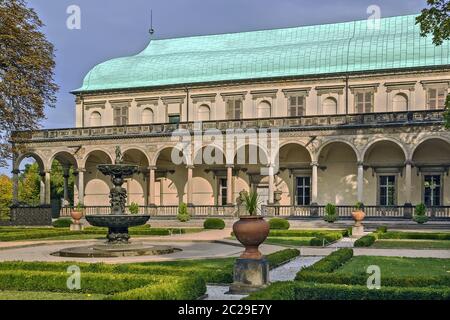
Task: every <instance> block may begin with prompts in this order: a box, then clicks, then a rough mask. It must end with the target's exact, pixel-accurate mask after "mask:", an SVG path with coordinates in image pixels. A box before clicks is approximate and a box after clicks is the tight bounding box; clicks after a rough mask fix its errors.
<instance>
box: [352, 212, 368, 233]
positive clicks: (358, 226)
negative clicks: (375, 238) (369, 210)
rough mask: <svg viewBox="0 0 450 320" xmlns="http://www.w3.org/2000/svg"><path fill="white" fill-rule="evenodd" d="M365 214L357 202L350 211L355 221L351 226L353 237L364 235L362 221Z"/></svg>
mask: <svg viewBox="0 0 450 320" xmlns="http://www.w3.org/2000/svg"><path fill="white" fill-rule="evenodd" d="M365 216H366V214H365V213H364V210H363V206H362V204H357V205H356V208H355V210H354V211H353V212H352V217H353V220H354V221H355V224H354V225H353V227H352V236H353V237H362V236H363V235H364V226H363V224H362V221H363V220H364V218H365Z"/></svg>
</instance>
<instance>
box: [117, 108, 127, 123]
mask: <svg viewBox="0 0 450 320" xmlns="http://www.w3.org/2000/svg"><path fill="white" fill-rule="evenodd" d="M126 124H128V106H121V107H114V125H115V126H123V125H126Z"/></svg>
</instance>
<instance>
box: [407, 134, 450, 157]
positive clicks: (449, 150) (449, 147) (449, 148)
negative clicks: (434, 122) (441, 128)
mask: <svg viewBox="0 0 450 320" xmlns="http://www.w3.org/2000/svg"><path fill="white" fill-rule="evenodd" d="M436 141H437V143H443V144H444V145H443V146H442V147H441V148H438V149H439V153H440V154H442V153H445V155H443V157H445V158H444V159H438V160H440V161H446V162H450V141H449V140H448V139H445V138H444V137H441V136H430V137H425V138H423V139H421V140H420V141H419V142H418V143H417V145H416V147H415V148H414V149H413V150H412V153H411V159H412V160H413V161H416V158H417V154H418V152H419V151H420V150H421V149H423V148H427V144H430V143H433V142H436ZM425 153H426V154H427V155H429V156H430V157H433V158H435V157H436V156H437V154H436V153H437V150H436V148H433V152H432V153H431V152H425ZM447 157H448V158H447ZM428 162H430V163H431V162H436V159H428Z"/></svg>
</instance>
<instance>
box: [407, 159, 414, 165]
mask: <svg viewBox="0 0 450 320" xmlns="http://www.w3.org/2000/svg"><path fill="white" fill-rule="evenodd" d="M408 165H410V166H412V165H414V162H413V161H412V160H411V159H407V160H406V161H405V166H408Z"/></svg>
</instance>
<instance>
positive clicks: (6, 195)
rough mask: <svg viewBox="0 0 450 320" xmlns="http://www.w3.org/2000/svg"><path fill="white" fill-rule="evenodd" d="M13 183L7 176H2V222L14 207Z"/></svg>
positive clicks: (0, 194)
mask: <svg viewBox="0 0 450 320" xmlns="http://www.w3.org/2000/svg"><path fill="white" fill-rule="evenodd" d="M12 189H13V187H12V181H11V179H10V178H9V177H8V176H6V175H0V220H1V219H3V218H6V217H7V216H8V214H9V207H10V206H11V205H12Z"/></svg>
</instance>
